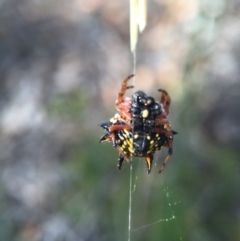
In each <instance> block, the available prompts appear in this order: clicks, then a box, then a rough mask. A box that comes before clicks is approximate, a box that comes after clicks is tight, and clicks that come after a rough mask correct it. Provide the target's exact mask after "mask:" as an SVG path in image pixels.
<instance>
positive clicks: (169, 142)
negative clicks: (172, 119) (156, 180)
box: [158, 137, 173, 173]
mask: <svg viewBox="0 0 240 241" xmlns="http://www.w3.org/2000/svg"><path fill="white" fill-rule="evenodd" d="M172 143H173V138H172V137H171V138H170V137H169V140H168V145H167V146H168V154H167V156H166V158H165V160H164V162H163V164H162V166H161V167H160V169H159V171H158V173H161V172H162V171H163V169H164V168H165V166H166V164H167V162H168V161H169V158H170V157H171V155H172V154H173V148H172Z"/></svg>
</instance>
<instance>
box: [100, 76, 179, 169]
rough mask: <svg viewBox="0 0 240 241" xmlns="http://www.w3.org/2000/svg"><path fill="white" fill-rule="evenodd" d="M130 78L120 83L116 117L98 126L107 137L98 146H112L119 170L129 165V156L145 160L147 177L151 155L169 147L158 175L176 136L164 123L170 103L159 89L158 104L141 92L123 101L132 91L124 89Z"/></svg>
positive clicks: (150, 164)
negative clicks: (103, 143)
mask: <svg viewBox="0 0 240 241" xmlns="http://www.w3.org/2000/svg"><path fill="white" fill-rule="evenodd" d="M132 77H133V75H130V76H128V77H127V78H126V79H125V80H123V83H122V87H121V89H120V91H119V94H118V99H117V101H116V109H117V111H118V113H117V114H115V116H114V117H113V118H111V119H110V122H107V123H103V124H100V127H102V128H103V129H105V131H106V132H107V133H106V134H105V135H104V136H103V137H102V138H101V139H100V141H99V142H103V141H107V142H112V144H113V146H114V147H115V148H116V149H117V150H118V152H119V159H118V161H119V164H118V167H119V169H121V167H122V165H123V163H124V162H125V161H129V157H130V156H137V157H145V160H146V163H147V170H148V173H150V171H151V168H152V161H153V156H154V153H155V152H156V151H157V150H160V149H161V147H162V146H165V147H168V155H167V156H166V158H165V160H164V162H163V165H162V166H161V167H160V169H159V173H160V172H162V170H163V169H164V166H165V165H166V163H167V162H168V160H169V158H170V156H171V155H172V142H173V135H175V134H177V132H175V131H173V130H172V129H171V125H170V123H169V121H168V120H167V115H168V113H169V106H170V103H171V99H170V97H169V95H168V93H167V92H166V91H165V90H162V89H159V91H160V92H161V93H162V96H161V99H160V102H157V101H155V99H154V98H153V97H151V96H147V95H146V94H145V93H144V92H142V91H137V92H135V93H134V94H133V95H132V98H129V97H126V96H125V92H126V90H127V89H130V88H133V86H128V85H127V82H128V81H129V79H131V78H132Z"/></svg>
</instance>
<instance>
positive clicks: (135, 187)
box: [128, 158, 183, 241]
mask: <svg viewBox="0 0 240 241" xmlns="http://www.w3.org/2000/svg"><path fill="white" fill-rule="evenodd" d="M156 159H158V160H159V159H160V158H156ZM134 161H136V160H134ZM142 161H143V159H142V158H138V164H137V167H136V169H137V170H136V173H135V174H133V172H130V175H132V177H131V178H132V184H131V185H132V186H131V189H130V191H131V194H130V193H129V194H130V195H131V205H132V204H134V203H135V202H136V201H135V200H139V198H137V196H136V195H138V193H136V192H137V191H139V192H140V193H141V192H142V191H143V190H142V189H143V188H144V187H143V186H142V185H139V183H138V182H139V179H140V177H139V176H138V174H137V173H139V172H142V165H140V162H142ZM144 164H145V163H144ZM158 164H159V163H158ZM158 164H156V162H155V164H154V167H155V166H156V165H158ZM130 168H133V166H132V163H131V166H130ZM155 169H156V168H155ZM152 171H154V170H152ZM133 176H134V177H133ZM156 176H157V178H160V175H158V174H157V175H156ZM143 178H145V176H144V177H143ZM152 182H155V179H154V178H153V179H152V181H151V183H152ZM150 185H151V184H150ZM140 188H141V190H140ZM145 188H146V187H145ZM156 188H157V189H158V188H159V190H162V191H163V193H164V197H165V203H166V204H164V205H167V208H164V209H168V210H169V212H168V214H167V217H161V216H162V214H161V213H159V216H160V218H159V219H157V220H155V221H154V220H152V221H150V220H149V222H147V221H146V223H144V221H143V224H142V225H140V226H137V227H134V213H132V209H131V213H129V215H130V216H131V219H130V220H133V225H131V226H133V228H131V229H130V235H128V241H129V240H131V235H133V234H134V233H141V232H143V231H145V232H146V231H147V230H148V229H150V228H154V227H156V228H158V227H159V225H161V223H163V222H164V223H172V224H173V225H174V229H175V230H176V233H177V235H178V237H179V240H183V239H182V236H181V232H180V228H179V224H178V218H177V215H176V214H175V211H174V209H175V207H176V206H177V205H179V204H180V203H181V201H176V200H172V199H173V198H172V196H174V195H172V193H173V194H174V191H171V190H169V187H168V186H166V185H165V184H164V183H161V184H159V185H158V186H157V187H156ZM155 193H156V192H155ZM149 202H150V203H151V200H150V201H149ZM129 206H130V205H129ZM150 206H151V205H150ZM131 226H130V227H131ZM129 238H130V239H129Z"/></svg>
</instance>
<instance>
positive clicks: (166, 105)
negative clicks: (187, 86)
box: [158, 89, 171, 115]
mask: <svg viewBox="0 0 240 241" xmlns="http://www.w3.org/2000/svg"><path fill="white" fill-rule="evenodd" d="M158 91H159V92H161V93H162V96H161V100H160V103H161V104H162V105H163V108H164V110H165V112H166V114H167V115H168V114H169V107H170V104H171V98H170V96H169V94H168V92H167V91H166V90H163V89H159V90H158Z"/></svg>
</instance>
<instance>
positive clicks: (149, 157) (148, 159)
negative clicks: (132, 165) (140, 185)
mask: <svg viewBox="0 0 240 241" xmlns="http://www.w3.org/2000/svg"><path fill="white" fill-rule="evenodd" d="M145 161H146V163H147V171H148V174H149V173H150V172H151V169H152V161H153V155H149V156H146V157H145Z"/></svg>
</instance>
